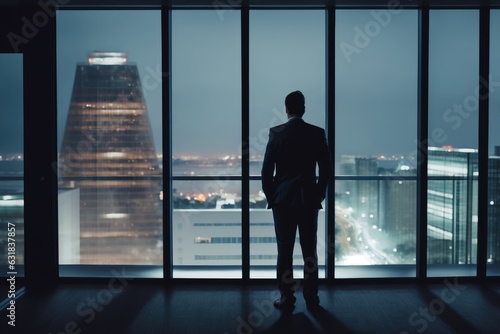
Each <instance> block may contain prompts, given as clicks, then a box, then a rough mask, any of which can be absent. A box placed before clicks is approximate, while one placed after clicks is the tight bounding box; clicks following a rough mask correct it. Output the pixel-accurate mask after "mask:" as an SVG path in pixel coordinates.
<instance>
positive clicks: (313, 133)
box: [262, 118, 333, 209]
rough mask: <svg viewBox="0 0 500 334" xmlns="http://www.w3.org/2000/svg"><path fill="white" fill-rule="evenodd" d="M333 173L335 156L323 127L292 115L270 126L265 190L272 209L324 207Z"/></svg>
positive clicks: (263, 172) (263, 169)
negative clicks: (279, 207) (282, 121)
mask: <svg viewBox="0 0 500 334" xmlns="http://www.w3.org/2000/svg"><path fill="white" fill-rule="evenodd" d="M316 164H317V165H318V167H319V179H318V181H316ZM275 169H276V175H274V171H275ZM332 174H333V167H332V159H331V156H330V151H329V149H328V145H327V142H326V136H325V131H324V130H323V129H322V128H319V127H317V126H314V125H311V124H308V123H306V122H304V120H302V118H291V119H290V120H288V122H287V123H285V124H281V125H278V126H275V127H273V128H271V129H270V131H269V142H268V143H267V147H266V154H265V156H264V162H263V165H262V189H263V190H264V193H265V195H266V197H267V202H268V208H272V207H273V206H275V205H279V206H283V207H297V206H307V207H314V208H318V209H321V208H322V207H321V202H322V201H323V199H324V198H325V196H326V187H327V184H328V179H329V178H330V177H331V176H332Z"/></svg>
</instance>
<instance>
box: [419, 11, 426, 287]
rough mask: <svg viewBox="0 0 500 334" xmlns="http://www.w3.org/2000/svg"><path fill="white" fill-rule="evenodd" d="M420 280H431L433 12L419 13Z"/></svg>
mask: <svg viewBox="0 0 500 334" xmlns="http://www.w3.org/2000/svg"><path fill="white" fill-rule="evenodd" d="M419 14H420V15H419V62H418V66H419V68H418V111H417V112H418V130H417V131H418V145H419V147H418V148H417V149H418V170H417V243H416V244H417V279H418V280H424V279H425V278H426V277H427V182H428V180H427V176H428V172H427V149H428V131H429V130H428V129H429V8H428V7H427V6H425V7H423V8H421V9H420V12H419Z"/></svg>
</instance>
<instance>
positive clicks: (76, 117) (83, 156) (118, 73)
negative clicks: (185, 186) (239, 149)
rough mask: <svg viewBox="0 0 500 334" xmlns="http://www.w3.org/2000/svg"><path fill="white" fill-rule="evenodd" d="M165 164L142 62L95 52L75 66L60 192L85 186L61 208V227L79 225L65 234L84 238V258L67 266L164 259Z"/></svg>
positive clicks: (70, 239) (81, 241)
mask: <svg viewBox="0 0 500 334" xmlns="http://www.w3.org/2000/svg"><path fill="white" fill-rule="evenodd" d="M159 166H160V162H159V161H158V159H157V155H156V152H155V150H154V141H153V136H152V133H151V126H150V120H149V117H148V112H147V108H146V104H145V100H144V98H143V92H142V86H141V81H140V77H139V73H138V70H137V66H136V65H135V64H133V63H130V62H129V61H128V59H127V54H126V53H123V52H90V53H89V55H88V62H87V63H81V64H78V65H77V67H76V74H75V82H74V86H73V94H72V97H71V104H70V107H69V113H68V117H67V121H66V126H65V131H64V136H63V141H62V147H61V150H60V155H59V165H58V170H59V173H60V174H59V189H60V190H66V191H68V190H72V189H77V190H79V193H78V194H75V195H74V196H79V201H78V200H76V201H69V203H77V204H75V205H73V206H62V205H61V206H60V209H59V215H60V219H59V228H60V230H63V231H67V226H69V225H73V226H74V225H75V224H76V226H79V229H78V228H73V229H71V231H72V233H71V234H69V235H64V236H62V237H61V239H62V240H61V242H62V244H66V243H69V244H74V243H75V242H74V240H75V239H79V249H80V256H79V257H78V256H75V257H73V258H72V259H71V258H66V257H65V259H66V261H67V262H66V261H64V264H132V265H133V264H141V265H144V264H152V265H153V264H155V265H159V264H161V263H162V249H163V245H162V240H163V239H162V207H161V205H162V204H161V200H160V192H161V190H162V185H161V175H162V170H161V169H160V167H159ZM61 200H62V198H61V195H60V201H61ZM78 203H79V204H78ZM60 204H61V202H60ZM68 211H70V212H71V211H79V215H78V214H77V215H75V214H73V215H72V214H71V213H68ZM71 217H73V218H71ZM63 218H66V219H63ZM75 219H76V220H77V221H76V222H75V221H73V220H75ZM75 234H77V235H75ZM66 241H67V242H66ZM124 245H127V247H124ZM60 255H61V256H65V255H64V254H60Z"/></svg>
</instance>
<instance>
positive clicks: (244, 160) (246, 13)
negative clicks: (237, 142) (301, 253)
mask: <svg viewBox="0 0 500 334" xmlns="http://www.w3.org/2000/svg"><path fill="white" fill-rule="evenodd" d="M249 24H250V10H249V8H248V5H244V6H242V8H241V143H242V144H241V145H242V147H241V152H242V156H241V164H242V168H241V174H242V181H241V182H242V184H241V229H242V230H241V240H242V242H241V246H242V250H241V256H242V263H241V266H242V277H243V281H248V280H249V279H250V149H249V148H250V146H249V140H250V97H249V94H250V92H249V89H250V82H249V80H250V74H249V67H250V66H249V58H250V54H249V52H250V48H249V43H250V38H249V30H250V27H249Z"/></svg>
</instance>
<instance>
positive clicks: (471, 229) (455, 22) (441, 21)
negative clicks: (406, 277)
mask: <svg viewBox="0 0 500 334" xmlns="http://www.w3.org/2000/svg"><path fill="white" fill-rule="evenodd" d="M429 21H430V23H429V36H430V37H429V129H428V132H429V141H428V144H429V154H428V175H429V180H428V183H427V184H428V202H427V220H428V226H427V234H428V240H427V243H428V248H427V263H428V275H429V276H450V275H458V276H468V275H471V276H474V275H475V274H476V272H475V265H476V263H477V173H478V159H477V158H478V106H479V96H478V87H479V79H478V75H479V12H478V11H477V10H432V11H430V16H429Z"/></svg>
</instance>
